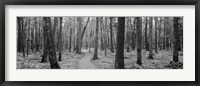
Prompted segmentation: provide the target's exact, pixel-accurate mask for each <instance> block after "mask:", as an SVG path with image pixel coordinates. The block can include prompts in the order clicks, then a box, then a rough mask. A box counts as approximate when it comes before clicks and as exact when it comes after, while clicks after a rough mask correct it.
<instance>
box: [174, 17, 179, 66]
mask: <svg viewBox="0 0 200 86" xmlns="http://www.w3.org/2000/svg"><path fill="white" fill-rule="evenodd" d="M179 19H180V18H179V17H174V19H173V21H174V39H175V40H174V49H173V61H174V62H179V57H178V49H179V41H180V36H179Z"/></svg>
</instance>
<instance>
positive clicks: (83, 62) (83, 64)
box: [78, 53, 98, 69]
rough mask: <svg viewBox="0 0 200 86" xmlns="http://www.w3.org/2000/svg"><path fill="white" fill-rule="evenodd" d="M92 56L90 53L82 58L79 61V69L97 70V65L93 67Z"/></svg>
mask: <svg viewBox="0 0 200 86" xmlns="http://www.w3.org/2000/svg"><path fill="white" fill-rule="evenodd" d="M92 57H93V55H92V54H90V53H86V54H85V56H84V57H82V58H81V59H80V60H79V66H78V68H80V69H98V67H97V65H95V64H94V63H93V62H92V61H91V59H92Z"/></svg>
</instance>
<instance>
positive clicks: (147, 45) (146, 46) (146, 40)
mask: <svg viewBox="0 0 200 86" xmlns="http://www.w3.org/2000/svg"><path fill="white" fill-rule="evenodd" d="M147 25H148V17H146V21H145V32H144V34H145V49H146V51H149V42H148V36H147Z"/></svg>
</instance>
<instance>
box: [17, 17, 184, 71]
mask: <svg viewBox="0 0 200 86" xmlns="http://www.w3.org/2000/svg"><path fill="white" fill-rule="evenodd" d="M16 18H17V21H16V24H17V28H16V29H17V37H16V38H17V58H16V60H17V69H183V17H172V16H169V17H167V16H166V17H163V16H161V17H159V16H158V17H154V16H150V17H146V16H144V17H134V16H133V17H132V16H130V17H129V16H125V17H116V16H103V17H102V16H97V17H96V16H80V17H79V16H63V17H62V16H55V17H40V16H39V17H37V16H36V17H27V16H25V17H23V16H22V17H16Z"/></svg>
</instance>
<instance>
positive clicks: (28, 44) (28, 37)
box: [26, 18, 31, 56]
mask: <svg viewBox="0 0 200 86" xmlns="http://www.w3.org/2000/svg"><path fill="white" fill-rule="evenodd" d="M30 21H31V20H30V18H28V28H27V29H28V33H27V48H26V54H27V56H28V54H29V46H30V27H31V26H30Z"/></svg>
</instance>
